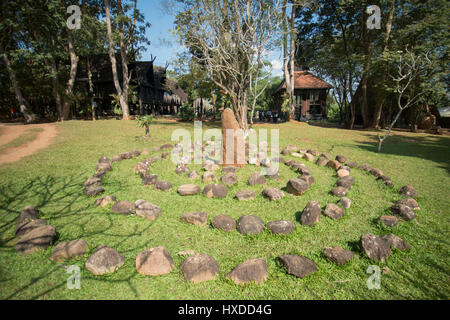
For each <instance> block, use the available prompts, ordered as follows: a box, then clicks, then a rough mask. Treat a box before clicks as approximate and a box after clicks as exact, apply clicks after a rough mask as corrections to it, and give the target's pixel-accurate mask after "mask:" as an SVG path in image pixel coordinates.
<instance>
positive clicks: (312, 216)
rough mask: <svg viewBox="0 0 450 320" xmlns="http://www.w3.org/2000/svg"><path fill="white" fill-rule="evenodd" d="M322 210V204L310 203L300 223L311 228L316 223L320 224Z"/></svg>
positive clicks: (304, 210)
mask: <svg viewBox="0 0 450 320" xmlns="http://www.w3.org/2000/svg"><path fill="white" fill-rule="evenodd" d="M321 212H322V209H321V208H320V203H319V202H317V201H314V200H313V201H310V202H308V204H307V205H306V207H305V209H303V212H302V215H301V217H300V221H301V223H302V224H303V225H306V226H311V225H313V224H314V223H319V222H320V214H321Z"/></svg>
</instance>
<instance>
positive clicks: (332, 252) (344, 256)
mask: <svg viewBox="0 0 450 320" xmlns="http://www.w3.org/2000/svg"><path fill="white" fill-rule="evenodd" d="M323 254H324V255H325V256H326V257H327V258H328V259H330V260H331V261H333V262H335V263H337V264H338V265H341V266H342V265H344V264H346V263H347V262H348V261H350V260H351V259H352V258H353V252H351V251H350V250H344V249H342V248H341V247H333V248H330V247H329V248H325V249H323Z"/></svg>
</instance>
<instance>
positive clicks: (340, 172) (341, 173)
mask: <svg viewBox="0 0 450 320" xmlns="http://www.w3.org/2000/svg"><path fill="white" fill-rule="evenodd" d="M348 175H350V172H348V171H347V170H344V169H339V170H338V171H337V176H338V177H339V178H342V177H346V176H348Z"/></svg>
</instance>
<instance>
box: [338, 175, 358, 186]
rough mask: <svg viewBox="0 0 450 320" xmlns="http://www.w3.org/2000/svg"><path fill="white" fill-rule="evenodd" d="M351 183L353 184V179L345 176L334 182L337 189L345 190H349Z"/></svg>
mask: <svg viewBox="0 0 450 320" xmlns="http://www.w3.org/2000/svg"><path fill="white" fill-rule="evenodd" d="M353 183H355V178H353V177H352V176H345V177H342V178H339V180H338V181H337V182H336V185H337V186H338V187H344V188H345V189H351V187H352V186H353Z"/></svg>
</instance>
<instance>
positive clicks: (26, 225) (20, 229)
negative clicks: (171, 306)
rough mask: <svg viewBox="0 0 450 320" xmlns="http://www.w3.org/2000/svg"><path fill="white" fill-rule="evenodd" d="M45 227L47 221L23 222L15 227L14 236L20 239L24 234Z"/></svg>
mask: <svg viewBox="0 0 450 320" xmlns="http://www.w3.org/2000/svg"><path fill="white" fill-rule="evenodd" d="M45 225H47V220H45V219H37V220H31V221H25V222H23V223H22V224H20V225H18V226H17V228H16V233H15V236H16V237H21V236H23V235H24V234H27V233H28V232H30V231H32V230H34V229H36V228H39V227H42V226H45Z"/></svg>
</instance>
